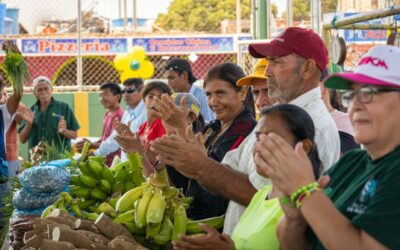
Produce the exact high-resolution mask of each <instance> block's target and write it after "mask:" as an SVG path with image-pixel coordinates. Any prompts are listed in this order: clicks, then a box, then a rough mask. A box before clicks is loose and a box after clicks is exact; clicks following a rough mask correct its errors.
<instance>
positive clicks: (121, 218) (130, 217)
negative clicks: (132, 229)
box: [114, 209, 135, 224]
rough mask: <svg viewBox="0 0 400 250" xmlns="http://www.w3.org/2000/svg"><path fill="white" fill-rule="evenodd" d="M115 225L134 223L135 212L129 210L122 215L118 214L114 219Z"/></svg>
mask: <svg viewBox="0 0 400 250" xmlns="http://www.w3.org/2000/svg"><path fill="white" fill-rule="evenodd" d="M114 222H115V223H118V224H121V223H134V222H135V210H133V209H132V210H129V211H128V212H125V213H123V214H119V215H118V216H117V217H116V218H115V219H114Z"/></svg>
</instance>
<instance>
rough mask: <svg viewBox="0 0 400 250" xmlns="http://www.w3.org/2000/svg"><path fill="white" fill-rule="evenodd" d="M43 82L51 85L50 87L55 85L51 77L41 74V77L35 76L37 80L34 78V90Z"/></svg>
mask: <svg viewBox="0 0 400 250" xmlns="http://www.w3.org/2000/svg"><path fill="white" fill-rule="evenodd" d="M42 83H46V84H47V85H49V86H50V88H51V87H53V86H52V85H51V81H50V79H49V78H47V77H46V76H39V77H37V78H35V80H33V83H32V87H33V90H34V91H35V89H36V87H37V86H38V85H39V84H42Z"/></svg>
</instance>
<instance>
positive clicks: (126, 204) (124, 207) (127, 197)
mask: <svg viewBox="0 0 400 250" xmlns="http://www.w3.org/2000/svg"><path fill="white" fill-rule="evenodd" d="M145 188H146V186H139V187H136V188H134V189H131V190H129V191H128V192H126V193H125V194H124V195H122V196H121V198H119V199H118V201H117V204H116V205H115V209H116V211H117V212H118V213H124V212H126V211H128V210H130V209H133V207H134V202H135V201H137V200H138V199H139V198H140V197H141V196H142V194H143V191H144V189H145Z"/></svg>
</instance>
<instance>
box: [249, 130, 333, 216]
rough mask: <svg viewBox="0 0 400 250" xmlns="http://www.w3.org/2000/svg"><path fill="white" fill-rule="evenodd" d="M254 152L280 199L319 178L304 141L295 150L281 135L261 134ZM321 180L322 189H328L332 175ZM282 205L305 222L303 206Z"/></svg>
mask: <svg viewBox="0 0 400 250" xmlns="http://www.w3.org/2000/svg"><path fill="white" fill-rule="evenodd" d="M253 155H254V162H255V164H256V168H257V172H258V173H259V174H261V175H262V176H264V177H267V178H270V179H271V181H272V185H273V186H274V188H276V189H278V190H279V191H280V197H279V200H280V201H282V198H283V197H284V196H286V197H287V198H289V197H290V196H291V195H292V194H293V192H295V191H296V190H297V189H298V188H300V187H302V186H304V185H307V184H309V183H311V182H314V181H315V177H314V172H313V167H312V164H311V161H310V160H309V158H308V155H307V153H306V152H305V151H304V149H303V145H302V143H301V142H300V143H297V144H296V146H295V148H294V149H293V147H292V145H290V144H289V143H287V142H286V141H285V140H284V139H282V137H280V136H279V135H277V134H274V133H270V134H268V135H266V134H260V135H259V137H258V141H257V142H256V144H255V146H254V149H253ZM318 182H319V184H320V187H321V188H325V187H326V186H327V185H328V183H329V177H328V176H322V177H321V178H320V179H319V181H318ZM281 207H282V209H283V211H284V213H285V217H286V218H288V219H290V220H296V221H304V223H305V220H304V218H303V216H302V214H301V213H300V209H297V208H293V207H289V206H287V204H282V203H281Z"/></svg>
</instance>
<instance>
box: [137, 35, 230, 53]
mask: <svg viewBox="0 0 400 250" xmlns="http://www.w3.org/2000/svg"><path fill="white" fill-rule="evenodd" d="M132 45H133V46H135V45H139V46H142V47H143V48H144V49H145V50H146V51H147V52H150V53H157V52H158V53H166V52H185V53H187V52H223V53H226V52H233V51H234V47H233V37H188V38H179V37H178V38H173V37H170V38H161V37H156V38H133V39H132Z"/></svg>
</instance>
